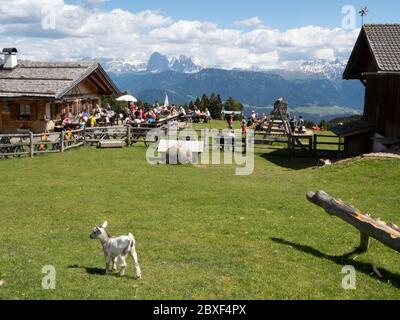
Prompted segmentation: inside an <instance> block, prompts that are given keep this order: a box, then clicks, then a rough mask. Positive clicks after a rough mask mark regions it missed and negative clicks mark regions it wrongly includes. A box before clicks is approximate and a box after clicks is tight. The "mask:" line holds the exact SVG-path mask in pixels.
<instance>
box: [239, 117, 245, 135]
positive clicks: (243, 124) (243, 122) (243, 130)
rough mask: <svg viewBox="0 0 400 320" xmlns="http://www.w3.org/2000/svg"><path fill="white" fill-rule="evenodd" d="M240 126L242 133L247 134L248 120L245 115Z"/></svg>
mask: <svg viewBox="0 0 400 320" xmlns="http://www.w3.org/2000/svg"><path fill="white" fill-rule="evenodd" d="M240 126H241V128H242V135H244V136H245V135H247V120H246V117H245V116H242V121H241V123H240Z"/></svg>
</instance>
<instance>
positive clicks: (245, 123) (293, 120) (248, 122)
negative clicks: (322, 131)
mask: <svg viewBox="0 0 400 320" xmlns="http://www.w3.org/2000/svg"><path fill="white" fill-rule="evenodd" d="M234 119H235V116H234V115H233V114H229V115H228V116H227V119H226V121H227V124H228V128H229V129H231V130H232V129H233V123H234ZM270 120H271V118H270V117H268V116H267V114H266V113H262V115H261V116H260V115H259V113H257V112H255V111H253V112H252V113H251V115H250V117H249V118H248V119H246V117H245V116H242V117H241V122H240V125H241V128H242V133H243V134H246V133H247V130H248V128H253V129H254V130H255V131H267V130H268V128H269V126H270V125H271V121H270ZM289 124H290V128H291V131H292V133H298V134H303V133H304V132H305V131H306V128H305V122H304V119H303V117H302V116H299V117H296V116H290V115H289ZM280 126H281V127H283V124H280Z"/></svg>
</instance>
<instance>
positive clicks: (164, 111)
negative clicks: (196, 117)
mask: <svg viewBox="0 0 400 320" xmlns="http://www.w3.org/2000/svg"><path fill="white" fill-rule="evenodd" d="M182 109H183V108H180V109H179V111H178V108H177V107H176V106H175V105H171V106H160V105H152V106H151V107H150V108H148V110H144V109H143V108H142V107H138V106H135V104H133V103H130V104H129V105H128V106H127V107H126V108H125V114H124V115H122V118H123V119H121V120H123V123H124V125H125V126H128V125H131V126H139V125H143V124H148V125H151V124H154V123H156V122H157V121H160V120H162V119H167V118H170V117H175V116H178V115H180V114H186V113H185V110H184V109H183V110H182Z"/></svg>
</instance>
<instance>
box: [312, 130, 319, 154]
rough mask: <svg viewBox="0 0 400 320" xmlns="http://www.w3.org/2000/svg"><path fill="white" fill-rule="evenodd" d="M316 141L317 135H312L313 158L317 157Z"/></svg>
mask: <svg viewBox="0 0 400 320" xmlns="http://www.w3.org/2000/svg"><path fill="white" fill-rule="evenodd" d="M317 139H318V135H316V134H315V133H314V147H313V152H314V157H316V156H317V148H318V142H317Z"/></svg>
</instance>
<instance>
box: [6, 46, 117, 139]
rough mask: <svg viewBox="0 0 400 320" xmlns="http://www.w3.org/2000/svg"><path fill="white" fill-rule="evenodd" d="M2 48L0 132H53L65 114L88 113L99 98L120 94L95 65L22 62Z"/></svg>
mask: <svg viewBox="0 0 400 320" xmlns="http://www.w3.org/2000/svg"><path fill="white" fill-rule="evenodd" d="M17 53H18V51H17V50H16V49H15V48H6V49H3V55H4V60H3V64H2V65H1V64H0V132H1V133H14V132H18V131H23V130H30V131H33V132H42V131H43V130H52V128H54V124H55V123H56V122H57V121H61V120H62V117H63V116H64V115H69V116H71V115H72V116H73V115H78V114H79V113H80V112H81V111H83V110H85V109H86V110H87V111H88V112H90V111H91V110H92V109H93V108H94V107H95V106H96V105H100V103H101V101H100V99H101V96H104V95H117V94H119V93H120V91H119V90H118V88H117V87H116V85H115V84H114V83H113V82H112V80H111V79H110V77H109V76H108V75H107V73H106V72H105V71H104V69H103V68H102V67H101V66H100V65H99V64H98V63H96V62H21V63H18V61H17V57H16V55H17Z"/></svg>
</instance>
